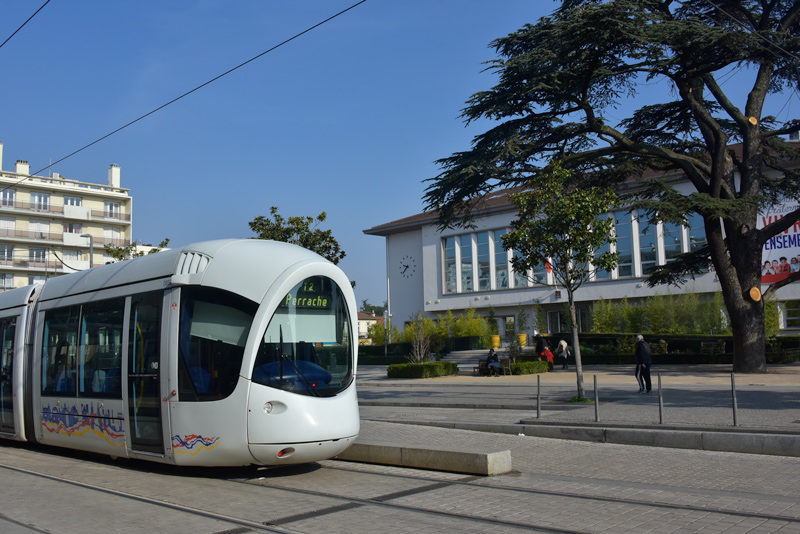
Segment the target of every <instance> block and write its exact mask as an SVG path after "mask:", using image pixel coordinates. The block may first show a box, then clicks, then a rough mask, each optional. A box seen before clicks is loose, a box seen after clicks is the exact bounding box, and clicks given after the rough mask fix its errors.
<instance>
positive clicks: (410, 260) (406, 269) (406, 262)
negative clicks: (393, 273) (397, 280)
mask: <svg viewBox="0 0 800 534" xmlns="http://www.w3.org/2000/svg"><path fill="white" fill-rule="evenodd" d="M398 269H399V270H400V275H401V276H402V277H403V278H411V277H412V276H414V273H415V272H417V260H415V259H414V257H413V256H403V259H401V260H400V265H399V266H398Z"/></svg>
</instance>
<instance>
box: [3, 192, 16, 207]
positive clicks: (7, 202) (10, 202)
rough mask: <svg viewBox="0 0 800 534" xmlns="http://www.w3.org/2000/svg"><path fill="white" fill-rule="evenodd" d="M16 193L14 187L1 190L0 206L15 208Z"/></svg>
mask: <svg viewBox="0 0 800 534" xmlns="http://www.w3.org/2000/svg"><path fill="white" fill-rule="evenodd" d="M15 195H16V192H15V191H14V190H13V189H6V190H5V191H0V206H5V207H8V208H13V207H14V196H15Z"/></svg>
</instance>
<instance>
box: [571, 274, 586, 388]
mask: <svg viewBox="0 0 800 534" xmlns="http://www.w3.org/2000/svg"><path fill="white" fill-rule="evenodd" d="M567 297H568V298H569V328H570V332H571V333H572V353H573V354H574V355H575V375H576V378H577V381H578V400H579V401H581V400H583V399H585V398H586V392H585V391H584V389H583V364H582V363H581V345H580V342H579V340H578V314H577V313H575V298H574V296H573V294H572V291H571V290H570V289H569V288H567Z"/></svg>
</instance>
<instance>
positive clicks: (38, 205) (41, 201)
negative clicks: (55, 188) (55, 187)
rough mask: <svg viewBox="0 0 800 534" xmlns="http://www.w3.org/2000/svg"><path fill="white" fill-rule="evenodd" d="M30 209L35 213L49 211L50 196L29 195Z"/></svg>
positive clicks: (41, 194)
mask: <svg viewBox="0 0 800 534" xmlns="http://www.w3.org/2000/svg"><path fill="white" fill-rule="evenodd" d="M31 208H32V209H34V210H37V211H47V210H49V209H50V195H48V194H47V193H31Z"/></svg>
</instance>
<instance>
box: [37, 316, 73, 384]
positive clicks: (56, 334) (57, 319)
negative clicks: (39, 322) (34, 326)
mask: <svg viewBox="0 0 800 534" xmlns="http://www.w3.org/2000/svg"><path fill="white" fill-rule="evenodd" d="M79 317H80V306H69V307H67V308H58V309H55V310H48V311H46V312H45V315H44V340H43V342H42V394H43V395H64V394H73V395H74V394H75V389H76V381H77V378H76V373H75V366H76V363H77V362H76V355H77V344H78V343H77V342H78V319H79Z"/></svg>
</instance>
